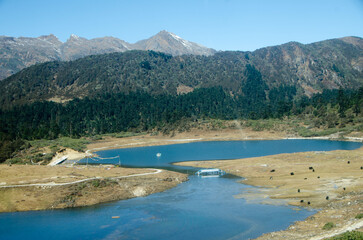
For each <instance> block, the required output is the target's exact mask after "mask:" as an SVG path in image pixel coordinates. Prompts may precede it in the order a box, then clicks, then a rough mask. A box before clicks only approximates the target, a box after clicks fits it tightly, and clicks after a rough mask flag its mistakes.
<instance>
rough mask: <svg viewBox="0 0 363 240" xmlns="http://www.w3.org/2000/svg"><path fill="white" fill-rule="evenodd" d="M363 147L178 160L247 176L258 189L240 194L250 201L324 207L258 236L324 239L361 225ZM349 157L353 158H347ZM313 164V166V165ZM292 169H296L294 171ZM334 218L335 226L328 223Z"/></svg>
mask: <svg viewBox="0 0 363 240" xmlns="http://www.w3.org/2000/svg"><path fill="white" fill-rule="evenodd" d="M362 156H363V148H360V149H357V150H351V151H331V152H304V153H293V154H279V155H273V156H266V157H258V158H247V159H237V160H224V161H196V162H183V163H177V165H182V166H195V167H202V168H220V169H223V170H224V171H226V172H228V173H231V174H234V175H237V176H241V177H244V178H245V180H244V181H243V183H244V184H249V185H253V186H258V187H260V188H258V189H257V190H256V189H254V190H252V191H246V192H242V193H241V194H239V195H237V196H235V197H237V198H244V199H246V200H247V201H250V202H251V203H256V202H260V203H264V204H283V205H292V206H297V207H307V208H314V209H320V210H319V212H318V213H316V214H315V215H313V216H311V217H309V218H307V219H306V220H304V221H300V222H296V223H295V224H293V225H292V226H290V227H289V228H288V229H287V230H284V231H280V232H274V233H268V234H265V235H263V236H261V237H260V238H258V239H261V240H264V239H301V240H302V239H314V240H317V239H324V238H326V237H329V236H334V235H336V234H339V233H342V232H345V231H348V230H354V229H360V230H361V231H363V219H358V218H355V217H356V216H357V214H359V213H363V170H362V169H361V167H362V166H363V157H362ZM348 161H349V162H348ZM309 168H312V169H309ZM292 173H293V175H292ZM328 222H332V223H334V225H335V227H334V228H332V229H331V230H323V226H324V225H325V224H326V223H328Z"/></svg>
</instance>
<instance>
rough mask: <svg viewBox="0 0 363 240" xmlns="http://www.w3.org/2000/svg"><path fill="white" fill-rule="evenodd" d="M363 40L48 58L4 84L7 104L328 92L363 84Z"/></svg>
mask: <svg viewBox="0 0 363 240" xmlns="http://www.w3.org/2000/svg"><path fill="white" fill-rule="evenodd" d="M362 41H363V40H362V39H361V38H345V39H333V40H327V41H322V42H318V43H313V44H307V45H303V44H300V43H294V42H292V43H287V44H283V45H280V46H275V47H267V48H262V49H259V50H256V51H254V52H218V53H216V54H214V55H212V56H208V57H207V56H194V55H183V56H176V57H173V56H171V55H167V54H164V53H157V52H153V51H135V50H134V51H127V52H124V53H112V54H104V55H94V56H88V57H85V58H81V59H78V60H75V61H71V62H48V63H44V64H38V65H35V66H32V67H30V68H27V69H24V70H22V71H21V72H19V73H17V74H14V75H13V76H11V77H9V78H7V79H5V80H4V81H3V82H2V85H1V86H0V105H1V106H2V107H3V108H8V107H11V106H13V105H17V104H25V103H29V102H33V101H35V100H67V99H73V98H76V97H85V96H90V97H93V96H96V95H99V94H105V93H111V94H113V93H130V92H136V91H143V92H147V93H149V94H153V95H157V94H164V93H166V94H172V95H175V94H178V93H182V92H183V91H190V90H193V89H195V88H204V87H213V86H221V87H223V88H224V89H225V90H226V91H228V92H230V93H231V94H244V95H245V96H246V95H250V96H253V95H254V93H249V92H247V90H248V91H255V92H256V91H259V94H260V96H262V97H264V96H265V93H263V91H265V92H266V93H268V92H269V91H270V90H272V89H274V88H281V87H284V86H292V87H293V88H296V90H297V93H296V94H297V95H298V96H301V95H303V94H305V95H308V96H309V95H311V94H312V93H314V92H318V91H322V90H323V89H336V88H340V87H342V88H356V87H359V86H361V85H362V83H363V72H362V56H363V49H362V48H361V46H362V44H361V43H362ZM351 42H353V44H352V43H351ZM256 93H257V92H256Z"/></svg>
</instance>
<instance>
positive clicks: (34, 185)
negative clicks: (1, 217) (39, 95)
mask: <svg viewBox="0 0 363 240" xmlns="http://www.w3.org/2000/svg"><path fill="white" fill-rule="evenodd" d="M187 180H188V178H187V175H186V174H181V173H176V172H171V171H167V170H159V169H136V168H135V169H134V168H121V167H114V166H112V165H101V166H54V167H51V166H40V165H28V166H26V165H13V166H8V165H0V212H13V211H29V210H43V209H55V208H67V207H79V206H89V205H94V204H98V203H102V202H108V201H114V200H122V199H128V198H133V197H140V196H146V195H149V194H152V193H156V192H161V191H164V190H166V189H169V188H172V187H175V186H176V185H178V184H179V183H181V182H184V181H187ZM50 181H51V182H50Z"/></svg>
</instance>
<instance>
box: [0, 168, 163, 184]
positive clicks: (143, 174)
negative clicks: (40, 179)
mask: <svg viewBox="0 0 363 240" xmlns="http://www.w3.org/2000/svg"><path fill="white" fill-rule="evenodd" d="M150 170H155V172H149V173H139V174H132V175H128V176H120V177H111V178H110V179H121V178H130V177H139V176H146V175H152V174H158V173H161V172H162V171H163V170H161V169H150ZM96 179H102V177H93V178H85V179H82V180H77V181H73V182H66V183H55V182H50V183H32V184H31V183H30V184H19V185H5V186H0V188H15V187H35V186H37V187H49V186H65V185H72V184H77V183H82V182H87V181H92V180H96Z"/></svg>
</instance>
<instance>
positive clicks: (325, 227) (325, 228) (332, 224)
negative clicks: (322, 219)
mask: <svg viewBox="0 0 363 240" xmlns="http://www.w3.org/2000/svg"><path fill="white" fill-rule="evenodd" d="M334 227H335V224H334V223H332V222H327V223H325V225H324V227H323V230H330V229H332V228H334Z"/></svg>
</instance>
